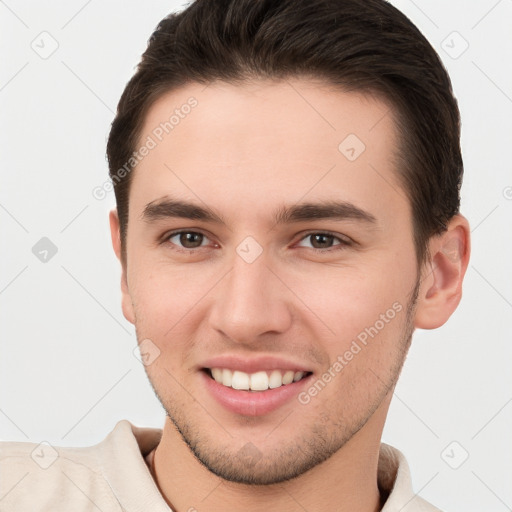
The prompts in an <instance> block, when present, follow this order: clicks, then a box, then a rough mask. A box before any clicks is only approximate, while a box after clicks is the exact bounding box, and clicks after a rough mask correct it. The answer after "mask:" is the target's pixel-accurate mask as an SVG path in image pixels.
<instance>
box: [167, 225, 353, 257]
mask: <svg viewBox="0 0 512 512" xmlns="http://www.w3.org/2000/svg"><path fill="white" fill-rule="evenodd" d="M183 233H188V234H195V235H202V236H204V237H205V238H209V237H208V235H205V234H204V233H201V232H200V231H189V230H178V231H173V232H172V233H169V234H167V235H165V236H164V238H163V240H162V243H168V242H169V241H170V239H171V238H173V237H175V236H176V235H181V234H183ZM313 235H326V236H330V237H333V238H334V239H335V240H337V241H338V242H339V244H337V245H334V246H332V247H328V248H326V249H318V248H316V247H305V249H310V250H312V251H315V252H317V253H323V254H325V253H327V252H332V251H340V250H344V249H345V248H346V247H350V246H352V245H353V242H352V240H348V239H347V240H345V239H343V238H341V237H340V236H337V235H336V234H334V233H332V232H330V231H310V232H308V233H306V234H304V235H303V236H302V238H300V240H299V241H298V242H297V243H299V242H302V241H303V240H305V239H307V238H308V237H311V236H313ZM169 243H171V244H172V245H174V246H176V247H177V248H176V249H174V250H176V251H178V252H182V253H189V254H193V253H195V252H197V251H199V250H200V249H202V248H203V247H202V246H201V247H196V248H194V249H186V248H184V247H180V246H177V245H176V244H174V243H173V242H169Z"/></svg>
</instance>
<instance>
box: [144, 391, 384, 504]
mask: <svg viewBox="0 0 512 512" xmlns="http://www.w3.org/2000/svg"><path fill="white" fill-rule="evenodd" d="M385 402H386V403H382V404H381V406H380V407H379V408H378V409H377V411H376V412H375V413H374V414H373V415H372V417H371V418H370V419H369V420H368V422H367V423H366V424H365V425H364V426H363V427H362V428H361V429H360V430H359V432H357V433H356V434H355V435H354V436H353V437H352V438H351V439H350V441H348V442H347V443H346V444H345V445H344V446H343V447H342V448H341V449H340V450H338V451H337V452H336V453H335V454H334V455H333V456H331V457H330V458H329V459H328V460H326V461H324V462H323V463H321V464H319V465H317V466H315V467H314V468H312V469H311V470H309V471H307V472H306V473H304V474H302V475H301V476H299V477H297V478H295V479H293V480H289V481H287V482H283V483H281V484H273V485H267V486H255V485H245V484H238V483H233V482H228V481H226V480H223V479H221V478H219V477H217V476H216V475H214V474H213V473H211V472H210V471H209V470H208V469H206V468H205V467H204V466H203V465H202V464H201V463H200V462H199V461H198V460H197V459H196V458H195V456H194V455H193V454H192V452H191V451H190V450H189V448H188V446H187V445H186V444H185V443H184V441H183V439H182V437H181V435H180V434H179V432H177V430H176V429H175V427H174V425H173V424H172V422H171V421H170V420H169V419H168V418H167V419H166V423H165V426H164V431H163V435H162V439H161V442H160V444H159V445H158V447H157V448H156V450H155V453H154V471H155V475H154V477H155V480H156V482H157V485H158V486H159V488H160V491H161V493H162V495H163V497H164V499H165V500H166V501H167V503H168V504H169V506H170V507H171V508H172V510H173V511H175V512H188V511H198V510H208V511H209V512H232V511H233V512H234V511H240V510H241V509H243V510H244V512H253V511H261V510H281V511H282V512H296V511H297V512H298V511H300V512H303V511H304V510H308V512H316V511H318V512H320V511H322V512H324V511H325V510H336V511H337V512H378V511H380V510H381V508H382V506H383V504H384V503H383V502H384V499H385V497H384V496H381V494H380V492H379V487H378V483H377V470H378V459H379V449H380V438H381V435H382V430H383V427H384V420H385V416H386V413H387V409H388V406H389V400H385Z"/></svg>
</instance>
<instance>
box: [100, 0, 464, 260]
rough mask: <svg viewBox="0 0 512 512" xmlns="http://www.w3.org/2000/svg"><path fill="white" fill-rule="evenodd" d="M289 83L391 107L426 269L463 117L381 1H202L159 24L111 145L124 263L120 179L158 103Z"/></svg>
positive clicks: (442, 75) (124, 202) (451, 185)
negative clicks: (186, 88) (169, 95)
mask: <svg viewBox="0 0 512 512" xmlns="http://www.w3.org/2000/svg"><path fill="white" fill-rule="evenodd" d="M291 77H314V78H316V79H321V80H325V81H326V82H327V83H330V84H333V85H335V86H339V87H340V89H342V90H345V91H361V92H367V93H369V94H376V95H378V96H380V97H383V98H384V99H385V100H387V101H388V103H390V104H391V105H392V106H393V107H394V109H393V110H394V112H393V114H394V116H395V119H396V127H397V133H398V135H399V141H400V142H399V146H400V147H399V148H396V156H397V160H396V161H397V166H396V167H397V175H398V179H399V182H400V184H401V186H402V188H403V190H404V191H405V193H406V195H407V196H408V198H409V200H410V203H411V208H412V216H413V229H414V243H415V248H416V257H417V261H418V264H419V265H421V264H422V263H423V262H425V260H426V258H427V257H428V250H427V248H428V241H429V239H430V237H432V236H433V235H436V234H440V233H442V232H444V231H445V230H446V227H447V223H448V221H449V220H450V219H451V218H452V217H453V216H454V215H455V214H457V213H458V211H459V204H460V195H459V194H460V186H461V183H462V174H463V164H462V156H461V151H460V116H459V110H458V106H457V101H456V99H455V98H454V96H453V92H452V86H451V82H450V78H449V76H448V74H447V72H446V70H445V68H444V67H443V64H442V63H441V60H440V59H439V56H438V55H437V53H436V52H435V50H434V49H433V48H432V46H431V45H430V44H429V42H428V41H427V40H426V39H425V37H424V36H423V35H422V34H421V32H420V31H419V30H418V29H417V28H416V26H415V25H414V24H413V23H412V22H411V21H410V20H409V19H408V18H407V17H406V16H405V15H404V14H402V13H401V12H400V11H398V10H397V9H396V8H395V7H393V6H392V5H390V4H389V3H387V2H386V1H384V0H315V1H311V0H195V1H194V2H193V3H192V4H191V5H190V6H188V7H187V8H186V9H185V10H183V11H181V12H179V13H172V14H170V15H169V16H167V17H166V18H164V19H163V20H162V21H161V22H160V24H159V25H158V27H157V29H156V30H155V32H154V33H153V34H152V35H151V38H150V39H149V43H148V47H147V49H146V51H145V52H144V54H143V56H142V60H141V62H140V64H139V65H138V68H137V71H136V73H135V75H134V76H133V77H132V78H131V80H130V81H129V82H128V84H127V85H126V88H125V90H124V92H123V94H122V96H121V99H120V101H119V105H118V107H117V114H116V117H115V119H114V121H113V123H112V128H111V131H110V135H109V139H108V144H107V156H108V162H109V174H110V177H111V179H112V180H113V181H114V178H117V179H116V180H115V181H114V186H115V195H116V202H117V210H118V215H119V220H120V230H121V242H122V247H123V258H124V260H125V261H126V252H125V247H126V231H127V224H128V198H129V191H130V183H131V175H132V173H131V172H128V173H126V171H125V172H124V173H123V176H124V177H123V179H122V180H120V179H118V178H119V176H118V175H117V172H118V170H119V169H121V168H124V169H126V164H127V162H129V161H130V157H131V156H132V154H133V153H134V151H135V150H136V145H137V142H138V138H139V136H140V130H141V128H142V125H143V122H144V118H145V115H146V113H147V111H148V109H149V108H150V106H151V105H152V104H153V103H154V102H155V101H156V100H157V99H158V98H159V97H160V96H161V95H162V94H164V93H166V92H169V91H171V90H174V89H177V88H179V87H180V86H183V85H185V84H187V83H190V82H198V83H204V84H207V83H211V82H213V81H215V80H222V81H225V82H228V83H234V84H236V83H243V81H244V80H248V79H254V78H263V79H266V78H271V79H286V78H291ZM131 167H133V166H131ZM130 170H131V168H130ZM211 179H215V176H212V177H211Z"/></svg>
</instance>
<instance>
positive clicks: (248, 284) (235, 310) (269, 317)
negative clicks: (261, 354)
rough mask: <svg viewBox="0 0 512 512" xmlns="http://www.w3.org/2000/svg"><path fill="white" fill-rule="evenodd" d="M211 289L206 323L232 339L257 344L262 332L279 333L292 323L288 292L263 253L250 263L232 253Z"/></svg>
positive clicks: (241, 342) (266, 333)
mask: <svg viewBox="0 0 512 512" xmlns="http://www.w3.org/2000/svg"><path fill="white" fill-rule="evenodd" d="M215 292H216V293H215V294H214V297H213V304H212V307H211V310H210V326H211V327H212V328H213V329H215V330H216V331H218V332H220V333H221V334H223V335H224V336H226V337H227V338H229V339H230V340H231V341H233V342H236V343H239V344H243V345H253V344H257V343H258V341H260V340H261V339H262V337H263V335H270V334H273V335H276V334H280V333H283V332H285V331H287V330H288V329H289V328H290V326H291V324H292V307H291V306H292V304H291V303H290V301H291V296H292V294H291V293H290V291H289V290H287V288H286V286H285V285H284V284H283V282H282V281H281V280H280V279H279V278H278V277H277V276H276V273H275V272H274V271H272V270H271V269H270V267H269V266H268V264H267V261H266V258H265V257H263V255H261V256H260V257H259V258H258V259H256V261H253V262H252V263H248V262H246V261H244V260H243V259H242V258H241V257H239V256H238V255H236V256H235V257H234V260H233V266H232V268H231V271H230V272H228V274H227V275H225V276H224V278H223V279H222V280H221V282H220V283H219V284H218V285H217V286H216V290H215Z"/></svg>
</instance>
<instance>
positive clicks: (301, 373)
mask: <svg viewBox="0 0 512 512" xmlns="http://www.w3.org/2000/svg"><path fill="white" fill-rule="evenodd" d="M302 377H304V372H295V375H294V376H293V382H297V381H298V380H300V379H302Z"/></svg>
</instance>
